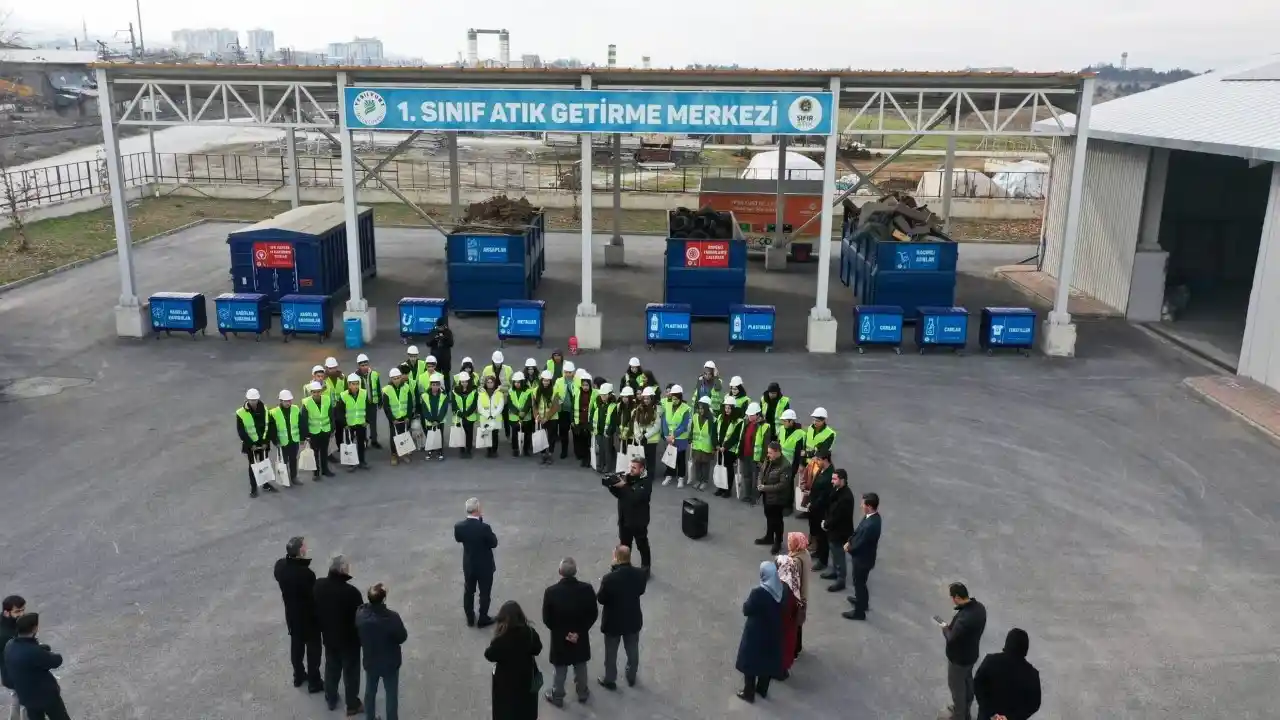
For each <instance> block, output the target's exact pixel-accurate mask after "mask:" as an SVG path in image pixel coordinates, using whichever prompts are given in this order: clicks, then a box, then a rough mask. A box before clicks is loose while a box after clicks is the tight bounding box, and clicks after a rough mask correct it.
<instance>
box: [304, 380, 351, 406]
mask: <svg viewBox="0 0 1280 720" xmlns="http://www.w3.org/2000/svg"><path fill="white" fill-rule="evenodd" d="M346 389H347V381H346V380H345V379H343V377H342V376H341V375H339V376H338V377H336V378H331V377H329V376H328V375H326V376H325V378H324V394H325V395H328V396H329V397H330V398H332V399H333V401H334V402H337V401H338V396H339V395H341V394H342V392H343V391H344V390H346ZM310 393H311V391H309V390H308V391H307V394H310Z"/></svg>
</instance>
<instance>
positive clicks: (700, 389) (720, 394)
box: [693, 360, 724, 407]
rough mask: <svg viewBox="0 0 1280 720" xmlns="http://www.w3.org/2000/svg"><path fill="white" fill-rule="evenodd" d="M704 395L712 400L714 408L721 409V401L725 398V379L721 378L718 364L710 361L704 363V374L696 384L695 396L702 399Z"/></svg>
mask: <svg viewBox="0 0 1280 720" xmlns="http://www.w3.org/2000/svg"><path fill="white" fill-rule="evenodd" d="M703 395H706V396H707V397H709V398H711V406H712V407H720V401H721V399H723V398H724V378H722V377H720V371H719V370H717V369H716V364H715V363H714V362H712V361H710V360H708V361H706V362H705V363H703V365H702V374H701V375H699V376H698V382H697V383H695V384H694V390H693V396H694V397H699V398H700V397H702V396H703Z"/></svg>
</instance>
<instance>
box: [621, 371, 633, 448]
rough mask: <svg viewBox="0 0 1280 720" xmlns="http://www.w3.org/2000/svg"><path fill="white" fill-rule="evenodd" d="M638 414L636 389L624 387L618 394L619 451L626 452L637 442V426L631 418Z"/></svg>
mask: <svg viewBox="0 0 1280 720" xmlns="http://www.w3.org/2000/svg"><path fill="white" fill-rule="evenodd" d="M635 412H636V389H635V388H633V387H624V388H622V390H621V391H620V392H619V393H618V422H617V426H618V451H619V452H626V451H627V446H628V445H632V444H634V443H635V442H636V434H635V424H634V423H632V421H631V417H632V416H633V415H634V414H635Z"/></svg>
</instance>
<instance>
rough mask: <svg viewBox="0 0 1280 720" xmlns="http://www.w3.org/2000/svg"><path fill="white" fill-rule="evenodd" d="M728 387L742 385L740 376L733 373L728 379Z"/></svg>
mask: <svg viewBox="0 0 1280 720" xmlns="http://www.w3.org/2000/svg"><path fill="white" fill-rule="evenodd" d="M729 387H742V376H741V375H734V376H733V377H732V378H730V379H729Z"/></svg>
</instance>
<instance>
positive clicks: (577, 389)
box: [569, 382, 600, 425]
mask: <svg viewBox="0 0 1280 720" xmlns="http://www.w3.org/2000/svg"><path fill="white" fill-rule="evenodd" d="M581 397H582V383H580V382H579V383H574V385H573V402H572V403H571V404H570V405H569V423H570V424H572V425H577V424H578V408H580V407H582V404H581V403H580V402H579V400H580V399H581ZM599 397H600V392H599V391H598V390H595V389H592V390H591V394H590V395H589V396H587V424H588V425H590V424H591V418H592V417H593V415H594V412H595V407H596V399H597V398H599Z"/></svg>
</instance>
